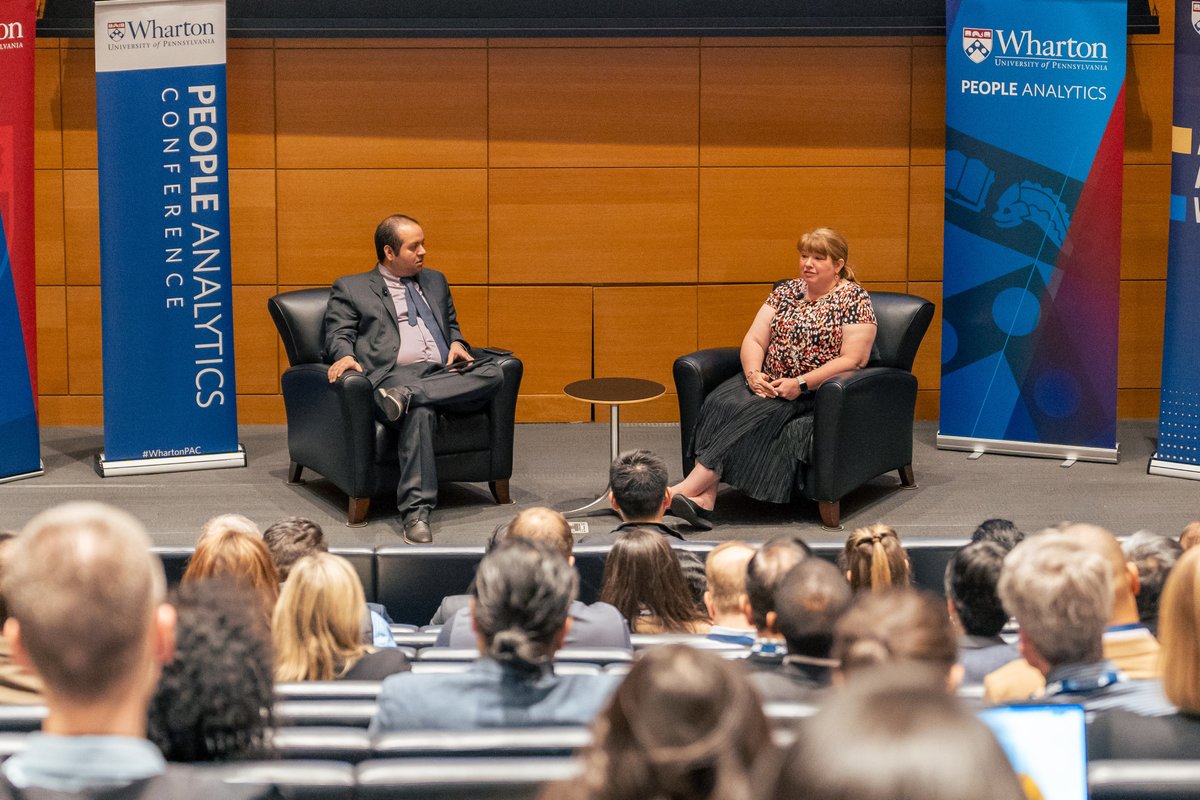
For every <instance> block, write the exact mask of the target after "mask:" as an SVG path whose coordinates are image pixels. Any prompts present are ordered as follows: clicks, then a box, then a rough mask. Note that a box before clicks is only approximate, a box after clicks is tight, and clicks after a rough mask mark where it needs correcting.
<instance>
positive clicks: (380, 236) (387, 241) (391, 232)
mask: <svg viewBox="0 0 1200 800" xmlns="http://www.w3.org/2000/svg"><path fill="white" fill-rule="evenodd" d="M402 222H411V223H412V224H413V225H420V224H421V223H419V222H417V221H416V220H415V219H413V218H412V217H410V216H408V215H407V214H392V215H391V216H388V217H384V218H383V219H382V220H380V222H379V224H378V225H376V226H375V258H377V259H378V260H379V263H380V264H382V263H383V248H384V247H385V246H386V247H390V248H392V252H393V253H398V252H400V248H401V247H402V246H403V245H404V240H403V239H401V238H400V236H399V234H397V233H396V229H397V228H398V227H400V223H402Z"/></svg>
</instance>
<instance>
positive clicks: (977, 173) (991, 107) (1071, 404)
mask: <svg viewBox="0 0 1200 800" xmlns="http://www.w3.org/2000/svg"><path fill="white" fill-rule="evenodd" d="M946 29H947V47H946V173H945V262H944V275H943V298H944V299H943V323H942V383H941V416H940V427H939V432H938V444H939V446H942V447H948V448H953V449H969V450H977V451H988V452H1002V453H1016V454H1025V455H1040V456H1058V455H1065V456H1068V457H1078V458H1089V459H1092V460H1101V461H1115V460H1116V446H1117V442H1116V406H1117V317H1118V302H1119V295H1120V243H1121V179H1122V161H1123V152H1124V119H1125V117H1124V110H1125V100H1124V81H1125V31H1126V3H1125V0H1019V2H1017V1H1014V0H961V2H960V1H959V0H949V2H948V3H947V22H946Z"/></svg>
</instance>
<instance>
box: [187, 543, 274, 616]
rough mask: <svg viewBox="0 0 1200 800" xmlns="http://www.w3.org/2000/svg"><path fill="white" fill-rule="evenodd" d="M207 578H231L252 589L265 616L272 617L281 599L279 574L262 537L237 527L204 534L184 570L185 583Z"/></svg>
mask: <svg viewBox="0 0 1200 800" xmlns="http://www.w3.org/2000/svg"><path fill="white" fill-rule="evenodd" d="M208 578H229V579H230V580H231V581H233V582H234V583H236V584H238V585H239V586H245V587H247V588H249V589H251V590H253V591H254V593H255V594H256V595H257V596H258V601H259V606H260V607H261V608H262V612H263V616H264V617H265V618H266V619H267V620H270V619H271V613H272V612H273V611H274V609H275V601H276V600H278V599H279V573H278V572H276V571H275V565H274V564H272V563H271V553H270V552H269V551H268V550H267V546H266V545H265V544H263V541H262V538H261V537H258V536H251V535H250V534H248V533H242V532H240V531H235V530H222V531H216V532H213V533H210V534H208V535H207V536H201V537H200V540H199V541H198V542H196V550H195V552H193V553H192V557H191V559H189V560H188V565H187V569H186V570H184V573H183V582H184V583H192V582H193V581H201V580H206V579H208Z"/></svg>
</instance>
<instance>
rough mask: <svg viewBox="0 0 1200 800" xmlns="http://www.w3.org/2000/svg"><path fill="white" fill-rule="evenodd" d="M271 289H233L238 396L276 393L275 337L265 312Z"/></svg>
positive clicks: (276, 338)
mask: <svg viewBox="0 0 1200 800" xmlns="http://www.w3.org/2000/svg"><path fill="white" fill-rule="evenodd" d="M274 294H275V286H274V285H271V286H234V287H233V352H234V354H235V358H236V364H235V367H236V370H235V373H234V374H235V377H236V379H237V390H238V394H239V395H241V394H275V393H276V392H278V391H279V375H278V365H279V352H278V351H279V349H280V347H281V345H280V344H279V334H278V333H276V331H275V324H274V323H273V322H271V317H270V315H269V314H268V313H267V299H268V298H270V297H271V296H272V295H274Z"/></svg>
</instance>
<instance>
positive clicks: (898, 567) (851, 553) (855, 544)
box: [842, 523, 910, 592]
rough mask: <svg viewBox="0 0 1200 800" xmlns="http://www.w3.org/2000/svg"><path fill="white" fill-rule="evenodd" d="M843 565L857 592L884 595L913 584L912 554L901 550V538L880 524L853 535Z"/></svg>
mask: <svg viewBox="0 0 1200 800" xmlns="http://www.w3.org/2000/svg"><path fill="white" fill-rule="evenodd" d="M842 561H843V567H844V568H845V569H846V570H847V571H848V572H849V573H850V586H851V588H853V589H854V591H856V592H857V591H861V590H863V589H869V590H871V591H873V592H881V591H884V590H886V589H890V588H891V587H893V586H908V585H909V583H910V578H909V565H908V554H907V553H905V552H904V548H903V547H901V546H900V534H898V533H896V529H895V528H892V527H891V526H889V525H884V524H882V523H876V524H875V525H868V526H867V527H865V528H859V529H858V530H856V531H854V533H852V534H850V535H849V536H848V537H847V538H846V548H845V550H844V551H843V552H842Z"/></svg>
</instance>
